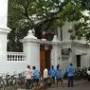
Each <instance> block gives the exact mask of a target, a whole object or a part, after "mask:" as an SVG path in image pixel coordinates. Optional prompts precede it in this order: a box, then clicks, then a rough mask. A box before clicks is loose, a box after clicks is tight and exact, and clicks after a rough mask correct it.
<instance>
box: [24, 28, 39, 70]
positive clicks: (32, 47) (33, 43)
mask: <svg viewBox="0 0 90 90" xmlns="http://www.w3.org/2000/svg"><path fill="white" fill-rule="evenodd" d="M22 42H23V51H24V54H25V60H26V65H31V66H36V67H37V68H38V69H40V41H39V40H38V39H37V38H36V37H35V36H34V35H33V33H32V30H29V32H28V35H27V36H26V37H24V39H23V40H22Z"/></svg>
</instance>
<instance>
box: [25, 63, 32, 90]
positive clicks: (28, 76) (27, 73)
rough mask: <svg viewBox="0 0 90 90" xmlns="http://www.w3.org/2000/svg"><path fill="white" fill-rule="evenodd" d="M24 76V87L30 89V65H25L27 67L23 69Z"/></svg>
mask: <svg viewBox="0 0 90 90" xmlns="http://www.w3.org/2000/svg"><path fill="white" fill-rule="evenodd" d="M25 77H26V89H30V88H31V86H32V70H31V68H30V66H29V65H28V66H27V69H26V71H25Z"/></svg>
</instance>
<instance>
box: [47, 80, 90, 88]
mask: <svg viewBox="0 0 90 90" xmlns="http://www.w3.org/2000/svg"><path fill="white" fill-rule="evenodd" d="M48 90H90V82H88V81H85V80H82V81H76V82H75V84H74V87H67V83H66V82H64V87H56V88H49V89H48Z"/></svg>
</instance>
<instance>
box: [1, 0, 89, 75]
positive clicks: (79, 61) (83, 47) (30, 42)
mask: <svg viewBox="0 0 90 90" xmlns="http://www.w3.org/2000/svg"><path fill="white" fill-rule="evenodd" d="M7 3H8V0H0V73H10V74H12V73H14V72H16V73H18V72H23V71H24V70H25V68H26V66H27V65H31V66H34V65H35V66H36V67H37V68H38V69H40V70H41V71H42V70H43V69H44V68H45V67H48V68H49V67H50V65H54V66H56V65H57V64H60V65H61V67H62V68H63V69H65V68H66V67H67V65H68V64H69V63H71V62H72V63H73V64H74V65H75V67H76V68H77V67H81V68H83V67H89V66H90V46H89V44H87V42H86V41H85V40H80V41H79V40H73V41H70V34H69V33H68V29H69V26H70V25H71V24H70V23H66V24H65V25H64V27H63V41H60V40H59V39H58V37H57V36H56V35H55V36H54V38H53V40H52V41H47V40H46V39H41V40H39V39H37V37H35V36H34V35H33V33H32V30H29V32H28V35H27V36H26V37H24V38H23V39H22V40H21V42H22V43H23V52H7V41H8V40H7V35H8V33H9V32H10V29H9V28H8V27H7V7H8V6H7V5H8V4H7ZM3 8H4V10H3Z"/></svg>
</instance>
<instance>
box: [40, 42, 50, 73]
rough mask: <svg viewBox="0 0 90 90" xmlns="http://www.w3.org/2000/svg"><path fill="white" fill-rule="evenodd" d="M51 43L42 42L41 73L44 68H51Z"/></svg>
mask: <svg viewBox="0 0 90 90" xmlns="http://www.w3.org/2000/svg"><path fill="white" fill-rule="evenodd" d="M51 48H52V46H51V45H45V44H42V45H40V70H41V73H42V72H43V70H44V68H48V69H49V68H50V66H51V60H50V55H51Z"/></svg>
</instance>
